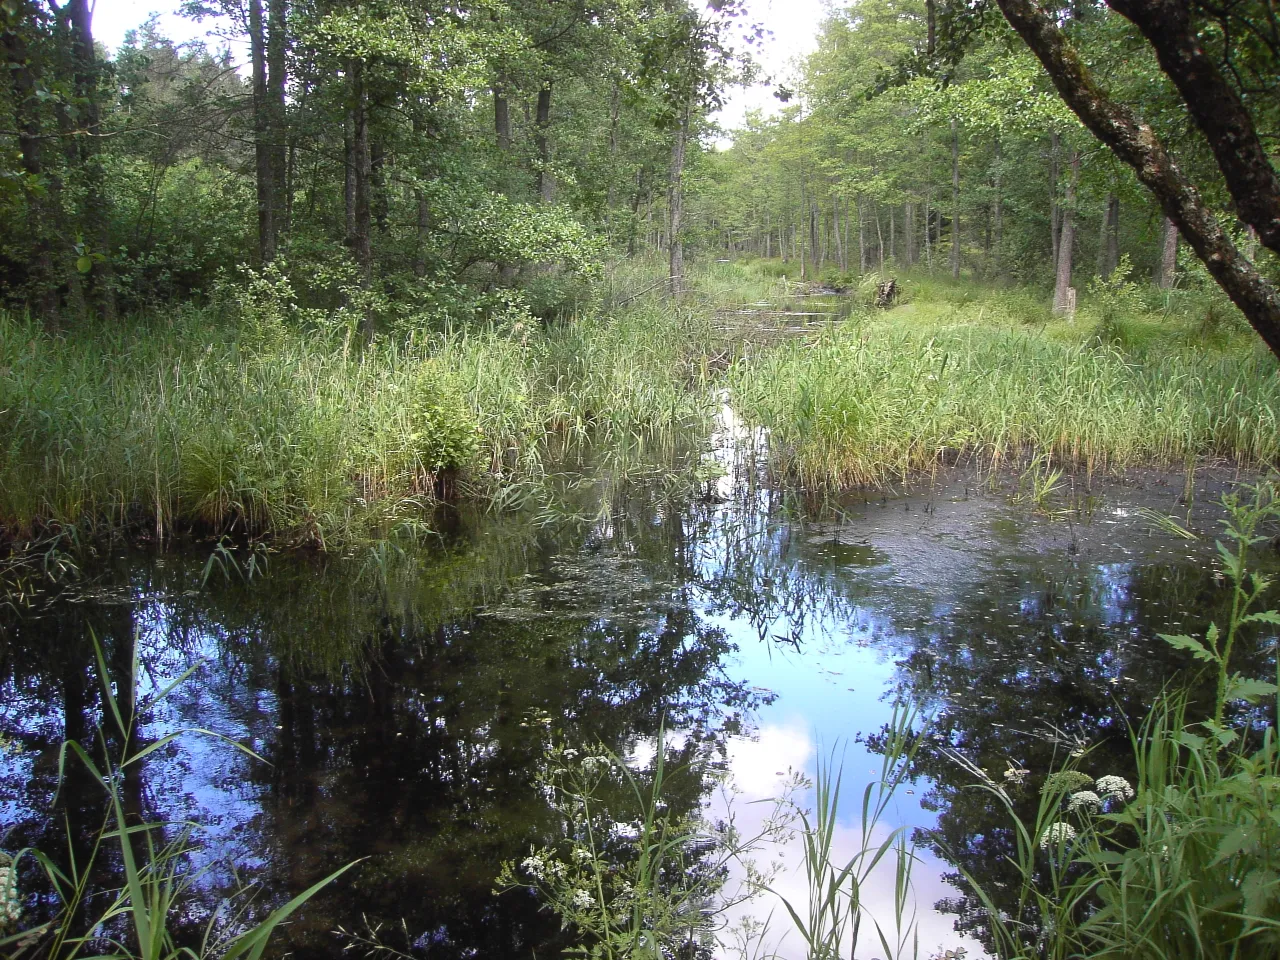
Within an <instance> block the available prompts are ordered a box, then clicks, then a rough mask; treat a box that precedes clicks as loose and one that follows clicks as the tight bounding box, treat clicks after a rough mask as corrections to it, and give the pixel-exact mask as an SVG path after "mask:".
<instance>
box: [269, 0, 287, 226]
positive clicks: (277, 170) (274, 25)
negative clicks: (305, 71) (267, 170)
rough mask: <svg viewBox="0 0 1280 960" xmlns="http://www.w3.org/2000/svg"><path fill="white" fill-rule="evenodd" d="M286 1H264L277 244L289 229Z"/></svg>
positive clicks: (273, 217)
mask: <svg viewBox="0 0 1280 960" xmlns="http://www.w3.org/2000/svg"><path fill="white" fill-rule="evenodd" d="M286 5H287V0H267V87H268V96H267V106H268V123H269V126H270V131H269V137H268V139H269V142H270V144H271V202H272V219H273V221H274V223H273V226H274V227H275V233H276V246H277V248H278V247H279V243H280V238H281V237H282V236H285V235H286V234H288V232H289V211H290V208H291V207H292V204H290V203H289V202H288V199H287V198H288V195H289V194H288V190H289V173H288V169H289V152H288V151H289V147H288V133H287V127H286V114H285V91H286V89H287V87H288V76H287V74H286V65H285V50H286V49H287V47H288V42H289V41H288V26H287V20H286V16H285V7H286Z"/></svg>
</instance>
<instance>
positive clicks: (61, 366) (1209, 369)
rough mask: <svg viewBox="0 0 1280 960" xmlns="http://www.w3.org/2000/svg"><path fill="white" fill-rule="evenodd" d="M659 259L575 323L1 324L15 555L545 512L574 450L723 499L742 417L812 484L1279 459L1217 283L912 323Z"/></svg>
mask: <svg viewBox="0 0 1280 960" xmlns="http://www.w3.org/2000/svg"><path fill="white" fill-rule="evenodd" d="M653 266H654V265H653V264H644V263H640V264H624V265H622V266H620V267H619V268H617V269H615V270H614V271H613V272H612V273H611V274H610V278H609V280H608V281H607V282H606V283H605V284H604V285H603V286H604V288H605V289H604V293H603V303H602V305H601V306H599V307H597V308H595V309H593V310H591V311H588V312H587V313H585V314H584V315H582V316H579V317H577V318H575V319H573V320H566V321H560V322H556V323H553V324H550V325H547V326H539V325H537V324H530V323H515V324H507V325H504V326H486V327H483V328H477V327H467V328H458V329H453V330H446V331H435V332H420V333H416V334H413V335H411V336H408V337H407V338H403V339H402V340H399V341H396V342H392V341H391V340H389V339H388V340H382V341H379V342H376V343H375V344H373V345H371V346H367V347H363V348H360V347H358V346H356V345H353V344H352V343H351V341H350V340H349V339H348V338H345V337H344V336H342V335H341V334H340V333H337V332H334V331H332V330H326V329H312V328H306V329H302V328H297V327H291V326H289V325H288V324H287V323H283V322H281V321H280V318H278V317H273V316H271V315H270V312H269V311H259V312H256V313H253V314H252V315H242V316H239V317H221V316H214V315H212V314H211V313H210V312H209V311H201V310H194V309H184V310H175V311H174V313H173V314H172V315H171V316H166V317H159V316H156V317H151V318H143V319H140V320H139V321H138V322H137V323H134V324H132V325H130V326H128V327H127V328H115V329H111V330H108V329H104V328H91V329H84V330H77V331H74V332H72V333H69V334H65V335H62V336H59V337H56V338H55V337H51V336H49V335H47V334H46V333H44V332H43V331H42V330H41V329H40V328H38V327H37V326H35V325H33V324H30V323H28V322H25V321H22V320H19V319H17V318H14V317H0V445H2V446H3V449H4V451H5V456H4V459H3V462H0V539H6V540H8V541H10V542H11V543H15V544H21V543H23V542H27V541H29V540H31V538H33V537H35V538H37V539H38V538H39V535H40V534H41V533H42V532H49V531H55V532H56V531H67V530H77V531H81V532H84V533H93V532H101V531H103V530H121V529H127V530H130V531H132V532H133V533H134V535H137V536H148V537H154V538H158V539H165V538H169V537H172V536H175V535H183V534H187V533H192V532H195V533H200V534H209V533H213V534H216V535H221V534H230V535H233V536H236V537H241V538H244V537H259V536H267V537H271V538H273V539H276V540H278V541H281V542H292V543H311V544H316V545H320V546H334V545H338V544H342V543H347V542H353V541H356V540H360V539H366V538H368V537H371V536H377V535H381V534H382V533H385V532H386V531H388V530H390V529H393V528H395V527H409V528H413V527H415V526H418V527H420V526H422V525H423V524H425V523H426V522H428V521H427V518H428V517H429V516H430V510H429V507H430V506H431V504H432V503H433V502H434V501H435V500H436V499H438V498H439V497H442V496H459V495H460V496H463V497H467V498H471V499H475V500H478V501H481V502H484V503H488V504H491V505H493V506H494V507H497V508H511V507H521V506H528V505H530V504H536V503H538V502H539V501H540V500H545V498H546V496H547V493H548V490H549V488H550V487H552V486H553V485H554V484H555V483H556V482H557V477H558V476H562V475H563V474H562V472H561V471H560V468H561V467H562V466H563V465H564V464H565V463H566V462H568V463H570V464H573V463H575V462H578V463H581V462H584V461H590V466H591V469H593V470H595V471H596V472H597V473H601V472H603V473H605V474H607V475H608V477H609V478H610V479H612V480H614V481H619V482H625V481H626V480H628V479H631V478H635V477H647V478H653V477H655V476H656V477H659V478H660V479H662V480H663V481H664V482H675V483H679V482H699V481H700V480H702V479H705V476H704V474H705V472H706V470H707V469H708V468H707V463H706V460H705V458H704V457H703V453H704V452H705V449H706V443H707V438H708V437H709V436H710V434H711V432H712V430H713V428H714V423H715V419H716V417H717V415H718V414H719V413H720V412H721V410H722V408H723V406H724V404H725V403H726V401H727V403H728V404H729V406H730V407H731V408H732V409H733V411H734V412H735V414H736V415H737V416H738V417H739V418H741V419H742V421H743V422H744V423H745V424H747V425H748V426H750V427H753V428H763V430H764V431H766V432H767V433H766V435H767V436H768V447H767V458H768V463H769V467H770V470H771V473H772V475H773V477H774V478H775V480H776V481H777V482H780V483H785V484H789V485H792V486H797V487H801V488H804V489H806V490H811V491H812V490H823V491H837V490H842V489H847V488H850V487H853V486H861V485H870V486H876V485H883V484H887V483H892V482H896V481H901V480H904V479H910V478H912V477H914V476H919V475H921V474H928V473H930V472H932V471H933V470H935V469H936V468H937V467H938V466H939V465H943V464H948V463H954V462H956V461H957V460H961V459H963V460H966V461H976V462H978V463H979V464H981V465H983V466H984V467H985V468H988V469H990V470H993V471H994V470H999V469H1001V468H1003V467H1008V466H1019V467H1020V468H1021V469H1025V468H1026V467H1027V466H1028V465H1031V466H1032V467H1034V468H1035V469H1040V470H1042V471H1043V472H1044V473H1045V474H1046V475H1047V474H1049V473H1050V472H1051V471H1055V470H1060V471H1066V472H1083V473H1084V474H1086V475H1092V474H1094V473H1098V472H1104V473H1108V474H1116V473H1120V472H1123V471H1124V470H1126V469H1130V468H1136V467H1140V466H1144V467H1152V466H1156V467H1159V466H1177V467H1180V468H1181V467H1185V466H1186V465H1188V464H1195V463H1200V462H1204V461H1229V462H1232V463H1238V464H1243V465H1247V466H1251V467H1267V466H1270V465H1271V464H1274V463H1275V462H1276V460H1277V457H1280V429H1278V424H1277V414H1278V412H1280V381H1278V378H1277V377H1276V364H1275V361H1274V360H1273V358H1272V357H1271V356H1270V354H1269V353H1268V352H1267V351H1266V350H1265V348H1263V347H1262V345H1261V344H1260V343H1259V342H1258V341H1257V338H1256V337H1255V336H1254V335H1253V334H1252V332H1251V331H1249V329H1248V328H1247V327H1244V326H1243V325H1242V324H1241V323H1239V322H1237V321H1236V320H1234V319H1233V314H1232V312H1231V311H1230V310H1229V309H1225V308H1224V307H1223V306H1222V304H1221V303H1219V302H1218V301H1217V300H1215V299H1213V298H1212V297H1210V296H1208V295H1204V296H1201V295H1197V294H1194V293H1185V292H1179V293H1174V294H1169V293H1167V292H1156V291H1151V290H1147V289H1145V288H1142V287H1139V286H1138V285H1136V284H1126V283H1123V282H1117V283H1115V284H1112V285H1110V286H1108V287H1102V288H1097V289H1094V290H1092V291H1091V292H1090V294H1088V295H1086V296H1085V297H1084V298H1083V303H1082V306H1081V309H1080V313H1079V314H1078V316H1077V317H1076V318H1075V319H1074V320H1072V321H1066V320H1060V319H1054V318H1052V317H1050V316H1049V313H1048V310H1047V297H1043V296H1041V295H1040V294H1038V293H1035V292H1032V291H1028V290H1024V289H1021V288H998V287H992V286H982V285H980V284H975V283H958V284H957V283H951V282H944V281H940V280H938V279H936V278H935V277H931V276H929V275H928V274H914V273H904V274H900V275H899V277H898V279H899V282H900V285H901V289H902V300H901V302H900V303H899V304H897V305H895V306H894V307H892V308H891V309H887V310H884V309H876V308H874V307H872V306H869V305H868V304H869V303H870V299H869V297H868V291H869V290H871V289H872V281H873V280H874V279H875V278H866V279H864V281H863V282H862V283H861V284H859V285H856V286H854V287H853V289H852V290H851V291H850V292H849V293H847V294H844V295H838V296H831V295H830V294H824V293H823V291H822V290H821V289H820V288H818V287H816V286H807V287H806V286H799V285H797V284H796V283H794V282H793V281H791V280H785V279H783V277H784V276H785V275H786V272H787V269H788V265H785V264H780V263H777V262H772V263H759V262H757V263H715V264H707V265H705V266H703V267H701V268H699V269H697V270H696V271H695V272H694V274H693V276H692V277H691V281H692V288H693V289H692V293H691V294H690V295H689V296H688V297H687V298H686V299H685V300H684V301H682V302H680V303H673V302H672V301H671V300H669V299H667V298H664V297H663V296H662V295H661V293H660V291H656V290H655V291H651V292H648V293H642V292H641V291H644V290H645V288H646V287H648V286H651V285H652V276H653ZM810 293H816V294H819V295H818V296H814V297H806V296H804V295H805V294H810ZM611 303H612V304H617V306H613V307H611V306H609V304H611ZM726 318H728V320H727V319H726Z"/></svg>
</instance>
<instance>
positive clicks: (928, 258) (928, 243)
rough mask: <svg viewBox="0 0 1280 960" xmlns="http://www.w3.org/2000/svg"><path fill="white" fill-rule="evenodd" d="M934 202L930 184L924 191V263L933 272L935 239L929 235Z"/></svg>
mask: <svg viewBox="0 0 1280 960" xmlns="http://www.w3.org/2000/svg"><path fill="white" fill-rule="evenodd" d="M932 204H933V184H929V185H928V186H927V187H926V188H925V192H924V264H925V267H927V268H928V270H929V272H930V273H933V241H932V239H931V238H930V236H929V217H930V213H931V211H930V209H929V208H930V206H932Z"/></svg>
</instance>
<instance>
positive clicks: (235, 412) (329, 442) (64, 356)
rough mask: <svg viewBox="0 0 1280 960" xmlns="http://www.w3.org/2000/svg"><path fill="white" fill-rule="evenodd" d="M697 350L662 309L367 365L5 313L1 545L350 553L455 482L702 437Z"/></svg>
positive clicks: (505, 481) (1, 330) (274, 343)
mask: <svg viewBox="0 0 1280 960" xmlns="http://www.w3.org/2000/svg"><path fill="white" fill-rule="evenodd" d="M699 343H700V340H699V332H698V321H697V320H696V318H695V317H694V316H693V315H691V314H690V313H688V312H687V311H683V310H680V309H678V308H676V307H673V306H669V305H664V304H662V303H657V304H645V305H640V306H638V307H637V308H636V309H634V310H630V311H627V312H625V313H624V314H622V316H621V317H620V318H619V319H617V320H609V319H606V318H594V319H586V320H583V321H581V322H578V323H575V324H571V325H566V326H563V327H556V328H553V329H550V330H543V329H542V328H540V327H537V326H536V325H535V326H530V327H528V328H523V329H522V328H519V327H517V328H516V329H511V328H506V329H502V330H498V329H485V330H465V331H459V332H446V333H433V334H423V335H421V336H418V337H415V338H411V339H410V340H409V342H407V343H400V344H396V343H391V342H384V343H379V344H375V345H373V346H370V347H364V348H357V347H355V346H353V345H352V344H351V343H350V342H349V341H348V340H345V339H341V338H335V337H334V336H332V335H329V334H326V333H325V332H323V331H318V330H314V329H292V330H288V331H282V330H274V331H272V332H271V335H270V336H265V337H264V336H263V335H261V330H260V329H258V328H255V327H253V326H250V325H245V324H236V323H234V322H230V321H223V320H220V319H219V318H218V317H216V316H214V315H212V314H208V313H201V312H187V313H182V314H179V315H178V316H176V317H174V318H173V319H172V320H171V321H170V322H168V323H158V322H153V323H150V324H141V325H135V326H133V327H130V328H128V329H127V330H105V329H101V328H95V329H90V330H82V331H77V332H75V333H73V334H71V335H69V336H67V337H64V338H52V337H49V336H48V335H46V334H45V333H44V332H43V331H42V330H40V329H39V328H38V327H36V326H34V325H32V324H29V323H25V322H22V321H20V320H17V319H15V318H13V317H7V316H6V317H0V451H2V452H3V456H2V458H0V528H4V530H5V531H7V532H8V534H9V535H10V536H11V537H12V536H15V535H21V534H23V533H26V532H28V531H30V530H31V529H32V528H33V527H34V526H37V525H42V524H44V525H56V526H64V527H65V526H70V525H76V524H83V523H90V524H105V525H107V526H109V527H120V526H129V525H134V526H141V527H144V528H145V529H148V530H154V531H155V534H156V536H158V537H164V536H168V535H169V534H170V533H172V532H173V531H174V530H175V529H176V530H183V529H198V530H211V531H215V532H242V533H248V534H254V535H257V534H271V535H275V536H281V537H285V538H289V539H295V540H305V541H311V542H319V543H326V542H328V541H330V540H335V539H337V540H347V539H352V538H355V537H359V536H361V535H363V534H365V533H367V532H369V531H370V530H372V529H376V528H377V527H378V526H379V525H385V524H386V523H387V522H389V521H392V520H395V519H397V518H402V517H406V516H421V515H422V512H423V510H424V508H425V507H427V506H428V505H429V504H430V502H431V501H432V499H433V498H434V497H435V496H436V494H437V493H438V492H439V491H440V487H441V485H442V483H443V482H444V481H446V480H448V479H449V478H451V477H453V476H454V475H455V474H462V475H464V477H467V476H469V477H470V480H471V482H472V488H473V489H476V490H478V491H482V492H484V493H485V495H487V496H492V495H494V494H495V493H496V492H497V491H498V490H500V489H501V488H502V487H504V486H509V485H511V484H513V483H517V482H521V483H525V482H536V480H537V479H538V478H539V477H540V476H541V475H543V474H544V473H545V471H546V469H547V465H548V464H549V463H552V462H555V461H557V460H559V459H562V458H563V457H565V456H571V455H573V454H574V453H575V451H577V452H580V451H581V450H583V449H584V448H586V447H589V446H600V445H604V446H606V447H607V446H613V447H621V446H631V447H637V446H639V447H653V446H656V447H659V448H661V449H664V450H665V449H669V448H670V449H674V448H675V447H676V446H678V445H679V443H680V442H681V441H682V440H684V439H685V438H686V437H688V436H704V435H705V432H706V422H707V415H708V414H707V411H708V410H709V401H708V399H707V392H706V391H705V390H702V389H700V388H701V385H702V380H703V371H702V368H701V366H700V364H699V362H698V357H699V356H700V354H701V351H700V350H699V349H698V346H697V345H698V344H699Z"/></svg>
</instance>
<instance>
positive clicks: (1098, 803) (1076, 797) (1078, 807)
mask: <svg viewBox="0 0 1280 960" xmlns="http://www.w3.org/2000/svg"><path fill="white" fill-rule="evenodd" d="M1101 809H1102V798H1101V797H1100V796H1098V795H1097V794H1096V793H1094V792H1093V791H1092V790H1080V791H1078V792H1076V793H1073V794H1072V795H1071V799H1070V800H1068V801H1067V812H1068V813H1077V812H1080V811H1084V812H1085V813H1096V812H1098V811H1099V810H1101Z"/></svg>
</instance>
